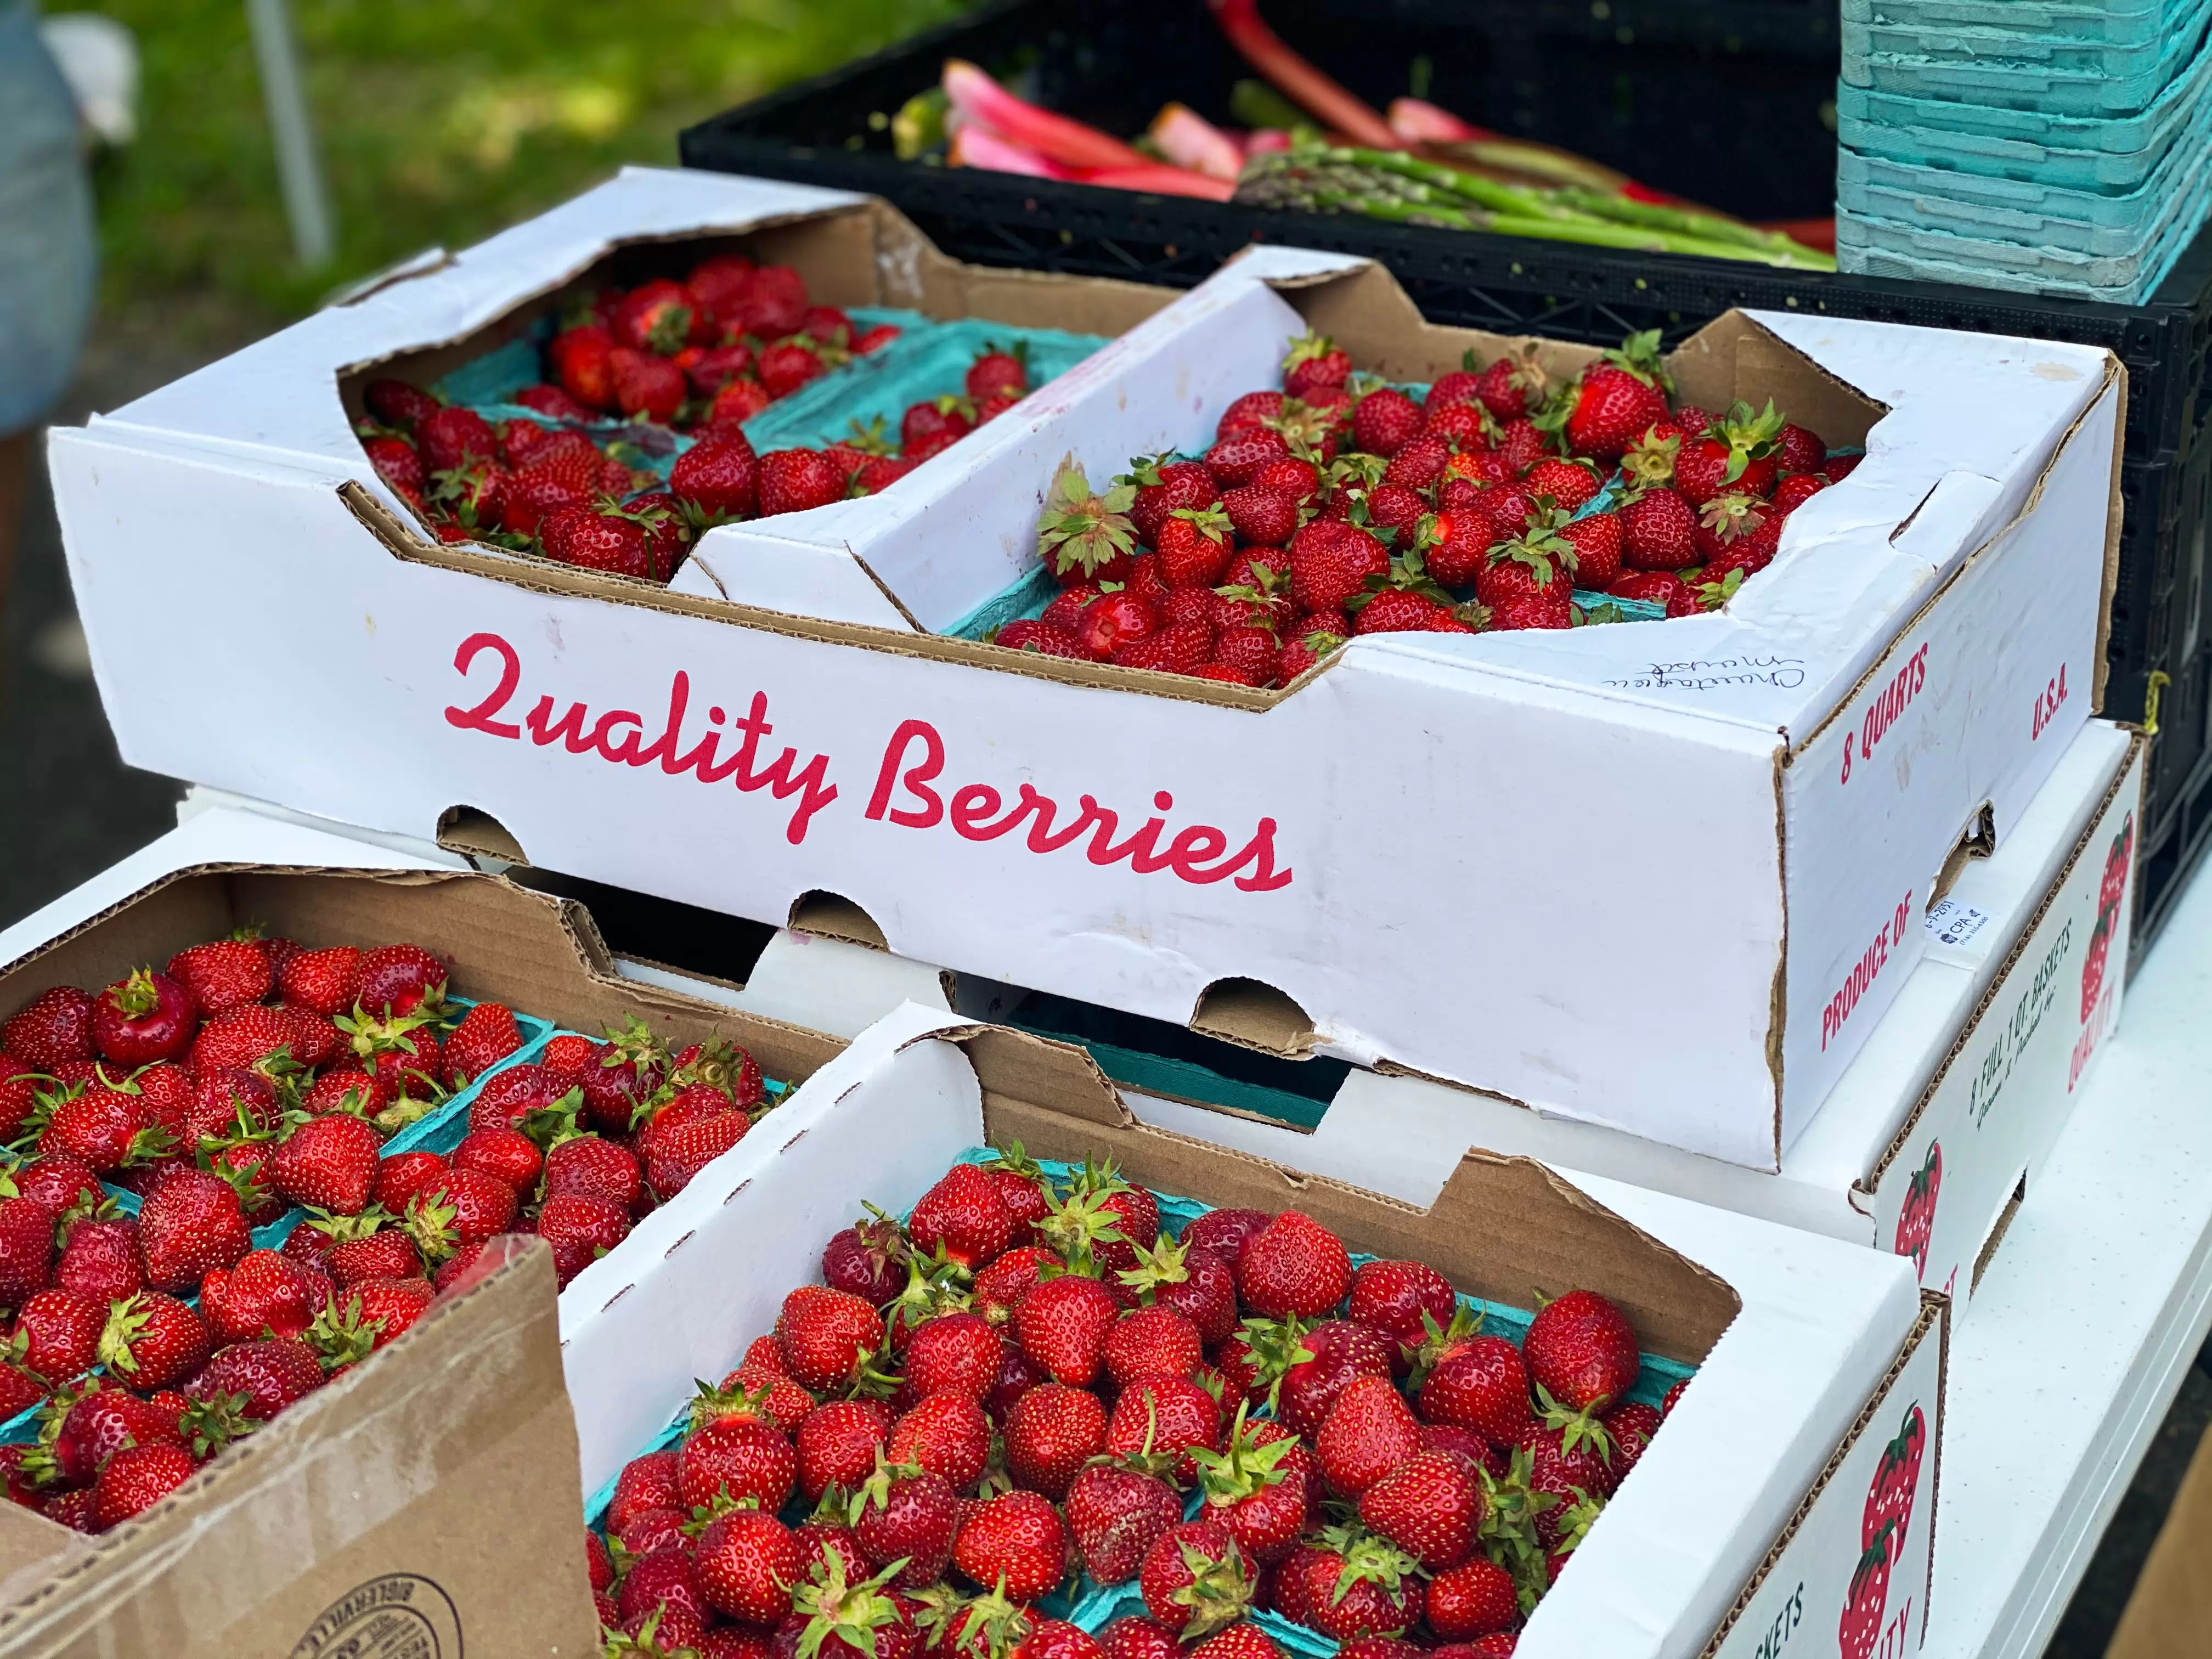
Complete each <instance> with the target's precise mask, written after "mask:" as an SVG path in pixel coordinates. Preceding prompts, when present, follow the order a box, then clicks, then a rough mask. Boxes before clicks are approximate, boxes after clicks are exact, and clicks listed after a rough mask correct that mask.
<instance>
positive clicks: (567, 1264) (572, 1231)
mask: <svg viewBox="0 0 2212 1659" xmlns="http://www.w3.org/2000/svg"><path fill="white" fill-rule="evenodd" d="M538 1237H540V1238H542V1239H544V1241H545V1243H547V1244H548V1245H549V1246H550V1247H551V1249H552V1251H553V1271H554V1274H555V1276H556V1278H558V1279H560V1281H561V1283H562V1285H567V1284H568V1281H569V1280H570V1279H574V1278H575V1276H576V1275H577V1274H578V1273H581V1272H583V1271H584V1269H585V1268H586V1267H590V1266H591V1265H592V1262H594V1261H597V1260H599V1257H601V1256H603V1255H605V1254H606V1253H607V1252H608V1251H609V1250H611V1249H614V1248H615V1246H616V1245H617V1244H619V1243H622V1242H623V1239H625V1238H627V1237H629V1212H628V1211H627V1210H625V1209H624V1208H623V1206H621V1205H619V1204H616V1203H612V1202H611V1201H610V1200H606V1199H604V1198H594V1197H591V1196H588V1195H586V1194H582V1193H555V1194H551V1195H550V1196H549V1197H548V1198H547V1199H546V1200H545V1202H544V1206H542V1207H541V1208H540V1209H539V1211H538ZM459 1259H460V1255H459V1254H457V1255H455V1256H454V1258H453V1260H454V1261H459ZM447 1266H448V1267H450V1266H452V1263H451V1262H449V1263H447ZM445 1272H446V1269H445V1268H443V1267H441V1268H440V1269H439V1273H440V1279H441V1288H442V1285H443V1280H444V1274H445Z"/></svg>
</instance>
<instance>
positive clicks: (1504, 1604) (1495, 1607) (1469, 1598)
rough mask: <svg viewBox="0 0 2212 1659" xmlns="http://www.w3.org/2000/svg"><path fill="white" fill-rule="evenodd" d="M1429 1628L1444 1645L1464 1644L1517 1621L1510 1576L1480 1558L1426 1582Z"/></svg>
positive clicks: (1517, 1602) (1518, 1612)
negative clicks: (1442, 1639)
mask: <svg viewBox="0 0 2212 1659" xmlns="http://www.w3.org/2000/svg"><path fill="white" fill-rule="evenodd" d="M1428 1620H1429V1628H1430V1629H1431V1630H1432V1631H1434V1632H1436V1633H1437V1635H1439V1636H1441V1637H1443V1638H1444V1640H1445V1641H1447V1642H1468V1641H1472V1640H1474V1639H1475V1638H1478V1637H1484V1636H1489V1635H1492V1634H1493V1633H1494V1632H1501V1631H1509V1630H1510V1629H1512V1628H1513V1626H1516V1625H1517V1624H1519V1623H1520V1622H1521V1597H1520V1592H1519V1590H1518V1589H1516V1587H1515V1585H1514V1583H1513V1575H1512V1574H1511V1573H1510V1572H1508V1571H1505V1569H1504V1567H1501V1566H1499V1565H1498V1564H1497V1563H1496V1562H1494V1561H1490V1560H1486V1559H1483V1558H1481V1557H1480V1556H1478V1557H1477V1558H1476V1559H1474V1560H1472V1561H1466V1562H1462V1564H1460V1565H1458V1566H1455V1567H1451V1568H1449V1569H1447V1570H1446V1571H1442V1572H1439V1573H1437V1575H1436V1577H1433V1578H1431V1580H1430V1581H1429V1595H1428Z"/></svg>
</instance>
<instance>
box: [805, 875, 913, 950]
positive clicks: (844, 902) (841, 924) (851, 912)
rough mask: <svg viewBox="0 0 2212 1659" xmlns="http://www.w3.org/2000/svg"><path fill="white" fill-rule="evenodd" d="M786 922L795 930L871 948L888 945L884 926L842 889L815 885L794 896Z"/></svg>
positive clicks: (881, 947)
mask: <svg viewBox="0 0 2212 1659" xmlns="http://www.w3.org/2000/svg"><path fill="white" fill-rule="evenodd" d="M786 925H787V926H788V927H790V929H791V931H792V932H793V933H811V934H813V935H814V936H815V937H816V938H817V939H839V940H842V942H843V943H845V944H847V945H862V946H865V947H866V949H868V950H871V951H888V950H890V942H889V941H888V940H887V939H885V938H884V930H883V929H882V927H879V926H878V925H877V922H876V919H875V918H874V917H873V916H872V915H869V914H868V913H867V912H866V910H864V909H862V908H860V906H859V905H857V904H855V903H854V902H853V901H852V900H851V899H848V898H847V897H846V896H844V895H843V894H842V893H832V892H830V891H829V890H827V889H825V888H819V887H817V888H814V889H812V890H810V891H807V892H804V893H801V894H800V895H799V896H798V897H797V898H795V899H793V901H792V902H791V913H790V916H789V919H788V921H787V924H786Z"/></svg>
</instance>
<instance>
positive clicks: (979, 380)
mask: <svg viewBox="0 0 2212 1659" xmlns="http://www.w3.org/2000/svg"><path fill="white" fill-rule="evenodd" d="M1028 357H1029V353H1028V351H1027V349H1025V348H1024V347H1023V346H1019V345H1017V346H1016V347H1014V348H1013V349H1012V350H1007V349H1004V348H1001V347H999V346H994V345H987V346H985V347H984V348H983V351H982V355H981V356H979V357H977V358H976V359H975V362H972V363H970V364H969V365H968V372H967V374H965V375H963V376H962V378H961V389H962V390H963V392H966V393H967V394H968V396H969V397H970V398H974V399H975V401H976V402H978V403H981V401H982V400H983V399H984V398H989V397H993V396H997V395H1001V394H1004V393H1007V392H1011V393H1012V394H1013V395H1014V396H1015V397H1022V396H1024V395H1025V394H1026V393H1027V392H1028V391H1029V389H1030V371H1029V362H1028Z"/></svg>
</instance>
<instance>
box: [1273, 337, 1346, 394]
mask: <svg viewBox="0 0 2212 1659" xmlns="http://www.w3.org/2000/svg"><path fill="white" fill-rule="evenodd" d="M1351 376H1352V358H1351V356H1349V354H1347V353H1346V351H1344V350H1343V349H1342V348H1340V346H1338V345H1337V343H1335V342H1334V340H1331V339H1330V338H1329V337H1328V336H1327V335H1326V334H1320V333H1316V332H1314V331H1307V332H1306V333H1304V334H1301V335H1299V336H1298V337H1297V338H1296V339H1294V340H1292V341H1291V345H1290V349H1289V350H1288V351H1286V352H1285V353H1284V354H1283V392H1284V394H1285V396H1287V397H1291V398H1303V397H1304V396H1305V395H1306V394H1307V393H1308V392H1315V391H1319V390H1321V389H1322V388H1323V387H1327V386H1342V385H1343V384H1344V383H1345V381H1346V380H1349V379H1350V378H1351Z"/></svg>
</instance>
